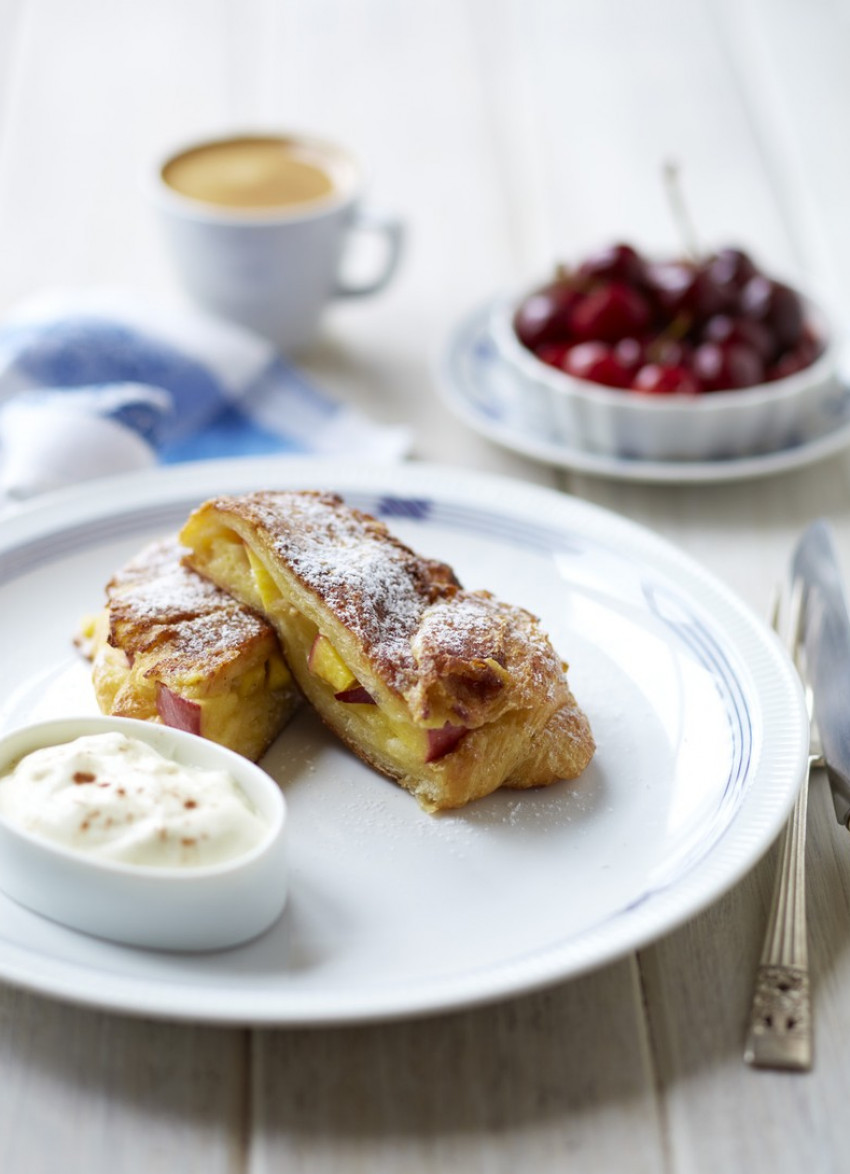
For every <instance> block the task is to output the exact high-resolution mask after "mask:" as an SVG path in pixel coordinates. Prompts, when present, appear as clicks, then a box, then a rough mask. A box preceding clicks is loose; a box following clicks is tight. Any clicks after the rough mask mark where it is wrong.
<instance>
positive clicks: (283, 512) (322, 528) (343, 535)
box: [239, 493, 456, 689]
mask: <svg viewBox="0 0 850 1174" xmlns="http://www.w3.org/2000/svg"><path fill="white" fill-rule="evenodd" d="M239 506H240V511H243V512H245V513H246V514H247V515H248V516H250V518H251V520H252V521H253V522H254V523H255V524H257V525H259V526H260V527H262V529H263V530H265V532H266V533H267V534H268V536H269V539H270V541H271V544H272V547H273V549H274V553H275V555H276V556H277V557H278V558H279V559H281V560H282V561H283V562H284V563H285V564H286V565H288V567H289V568H290V569H291V571H292V572H293V574H295V575H296V576H297V577H298V578H299V579H300V580H301V582H302V583H303V584H304V585H305V586H306V587H308V588H309V589H310V590H311V591H313V592H315V593H316V595H318V596H319V597H320V598H321V599H322V601H323V603H324V604H325V605H326V606H327V607H328V608H329V609H330V610H331V611H332V612H333V613H334V615H335V616H336V617H337V618H338V619H339V621H340V623H342V624H343V625H344V626H345V627H346V628H347V629H349V631H351V632H353V633H354V635H355V636H356V638H357V639H358V640H359V641H360V643H361V644H362V646H363V648H364V651H365V652H366V655H367V656H368V657H370V659H372V660H374V661H375V662H377V663H379V664H380V665H381V666H382V669H383V670H384V672H385V673H386V674H387V676H388V678H389V681H390V683H391V684H392V685H393V686H394V687H396V688H399V689H401V688H403V687H404V684H405V682H406V680H407V679H409V678H412V675H413V674H414V673H415V671H416V663H415V661H414V658H413V654H412V651H411V641H412V638H413V635H414V634H415V632H416V631H417V629H418V627H419V625H420V622H421V618H422V615H423V612H424V611H425V609H426V608H427V607H428V605H429V604H430V603H431V602H432V601H433V600H434V599H435V598H437V597H438V596H440V595H442V594H453V593H454V592H455V591H456V587H455V585H454V576H453V574H452V572H451V569H450V568H449V567H447V566H446V565H445V564H443V563H435V562H431V561H429V560H427V559H423V558H421V557H420V556H419V555H417V554H415V553H414V552H413V551H411V550H410V549H409V548H408V547H406V546H404V545H403V544H402V543H400V542H398V541H397V540H396V539H394V538H393V537H392V536H391V535H390V534H389V533H388V531H387V529H386V527H385V526H384V525H383V524H382V523H381V522H378V521H376V520H375V519H373V518H369V517H368V516H367V515H365V514H360V513H359V512H358V511H356V510H350V509H348V508H347V507H345V506H343V505H342V503H341V501H340V500H339V499H338V498H336V497H334V496H333V495H330V494H313V493H258V494H252V495H248V496H246V497H245V498H241V499H239Z"/></svg>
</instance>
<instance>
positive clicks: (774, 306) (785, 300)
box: [741, 274, 805, 353]
mask: <svg viewBox="0 0 850 1174" xmlns="http://www.w3.org/2000/svg"><path fill="white" fill-rule="evenodd" d="M741 313H742V314H743V315H744V316H745V317H746V318H752V319H753V320H754V321H756V322H761V323H763V324H764V325H765V326H766V327H767V328H768V330H770V331H771V333H772V334H773V337H774V340H775V343H776V353H780V352H782V351H785V350H789V349H790V348H791V347H793V346H796V345H797V343H798V342H799V341H800V339H801V338H802V337H803V330H804V327H805V315H804V313H803V303H802V302H801V300H800V296H799V294H797V293H796V292H795V291H794V290H793V289H791V287H790V286H788V285H784V284H783V283H782V282H781V281H771V280H770V278H768V277H764V276H763V275H761V274H757V275H756V276H755V277H751V278H750V280H749V281H748V282H747V284H746V285H745V286H744V288H743V289H742V291H741Z"/></svg>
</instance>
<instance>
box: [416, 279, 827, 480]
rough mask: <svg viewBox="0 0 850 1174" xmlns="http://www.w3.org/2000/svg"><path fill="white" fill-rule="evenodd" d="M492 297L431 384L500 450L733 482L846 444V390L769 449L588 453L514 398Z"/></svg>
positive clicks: (615, 472) (597, 468)
mask: <svg viewBox="0 0 850 1174" xmlns="http://www.w3.org/2000/svg"><path fill="white" fill-rule="evenodd" d="M494 305H495V302H492V301H491V302H487V303H486V304H484V305H482V306H478V307H477V308H476V309H475V310H473V311H472V312H471V313H469V314H468V315H467V316H466V317H464V318H463V319H462V320H461V322H460V323H459V324H458V325H457V326H456V328H455V329H454V330H453V331H452V333H451V335H450V337H449V340H448V342H447V344H446V347H445V349H444V351H443V353H442V355H441V356H440V359H439V363H438V386H439V390H440V393H441V395H442V397H443V399H444V400H445V402H446V404H447V406H448V407H449V408H450V409H451V410H452V411H453V412H454V414H455V415H457V416H458V417H459V418H460V419H461V420H463V421H464V423H466V424H468V425H469V426H470V427H471V428H473V429H475V431H477V432H479V433H481V435H483V436H486V437H487V438H488V439H489V440H492V441H494V442H495V443H496V444H499V445H501V446H502V447H504V448H508V449H511V450H512V451H514V452H518V453H521V454H522V455H523V456H527V457H530V458H531V459H533V460H536V461H540V462H542V463H544V464H548V465H554V466H556V467H559V468H564V469H571V470H573V471H574V472H578V473H586V474H589V475H591V476H599V477H608V478H611V479H616V480H625V481H644V482H672V483H685V482H694V483H704V482H712V481H736V480H744V479H749V478H754V477H764V476H769V475H771V474H775V473H783V472H787V471H788V470H791V469H796V468H800V467H802V466H804V465H809V464H812V463H813V462H815V461H818V460H822V459H823V458H825V457H828V456H831V455H833V454H834V453H837V452H840V451H842V450H843V449H845V448H847V447H848V445H850V389H848V388H847V387H846V386H845V387H843V389H842V394H841V395H840V396H838V397H836V398H835V399H834V401H833V402H832V403H831V405H830V408H829V411H828V412H826V413H824V414H822V415H819V416H817V417H816V418H815V419H813V420H812V421H811V423H810V424H809V426H808V427H807V429H806V431H805V432H804V433H803V432H801V433H800V434H799V435H796V436H794V438H793V440H792V442H791V443H789V444H787V445H786V446H785V447H783V448H780V449H777V450H775V451H773V452H764V453H756V454H753V455H750V456H735V457H731V456H730V457H726V458H716V459H712V460H687V461H658V460H646V459H641V458H639V457H629V456H622V455H617V456H615V455H609V454H605V453H598V452H591V451H589V450H588V449H585V448H581V447H578V446H573V445H571V444H569V443H567V442H565V441H563V440H559V439H557V438H555V437H553V436H552V435H551V433H550V432H549V430H548V429H547V428H546V426H545V422H543V421H542V420H541V421H538V422H537V423H536V424H535V421H534V419H533V417H530V416H529V413H528V412H527V410H526V405H525V404H524V403H523V402H522V400H521V398H520V397H521V396H523V394H524V388H523V386H522V383H521V381H520V380H518V379H517V376H516V374H515V372H514V371H513V370H512V369H511V367H510V366H508V365H507V364H506V363H505V362H504V360H503V358H502V356H501V354H500V352H499V349H498V347H497V346H496V343H495V341H494V339H493V335H492V331H491V322H492V318H493V309H494Z"/></svg>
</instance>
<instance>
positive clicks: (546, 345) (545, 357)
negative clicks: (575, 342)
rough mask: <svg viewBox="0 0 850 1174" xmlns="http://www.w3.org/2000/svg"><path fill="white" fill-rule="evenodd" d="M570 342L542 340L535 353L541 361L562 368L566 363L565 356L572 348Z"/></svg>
mask: <svg viewBox="0 0 850 1174" xmlns="http://www.w3.org/2000/svg"><path fill="white" fill-rule="evenodd" d="M570 346H571V344H570V343H568V342H542V343H541V344H540V346H537V347H535V348H534V353H535V355H536V356H537V358H538V359H539V360H540V362H541V363H548V365H549V366H550V367H558V368H561V367H563V365H564V356H565V355H566V353H567V351H568V350H569V349H570Z"/></svg>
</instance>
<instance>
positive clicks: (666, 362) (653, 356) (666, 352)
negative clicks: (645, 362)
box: [646, 334, 693, 367]
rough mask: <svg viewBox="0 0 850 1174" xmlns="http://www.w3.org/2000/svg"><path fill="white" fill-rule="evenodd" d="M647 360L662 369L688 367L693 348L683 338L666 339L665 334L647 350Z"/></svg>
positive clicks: (650, 344) (655, 340) (651, 343)
mask: <svg viewBox="0 0 850 1174" xmlns="http://www.w3.org/2000/svg"><path fill="white" fill-rule="evenodd" d="M646 350H647V358H648V359H649V360H650V361H651V362H653V363H660V364H661V366H662V367H687V366H688V364H689V362H690V358H691V354H692V353H693V347H692V346H691V344H690V343H689V342H686V341H685V339H683V338H665V337H664V335H663V334H661V335H659V336H658V337H657V338H654V339H653V340H652V341H651V342H650V343H649V345H648V346H647V348H646Z"/></svg>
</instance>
